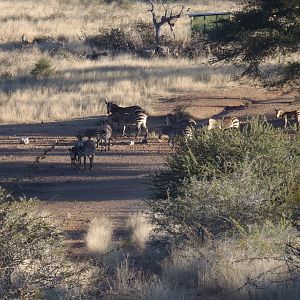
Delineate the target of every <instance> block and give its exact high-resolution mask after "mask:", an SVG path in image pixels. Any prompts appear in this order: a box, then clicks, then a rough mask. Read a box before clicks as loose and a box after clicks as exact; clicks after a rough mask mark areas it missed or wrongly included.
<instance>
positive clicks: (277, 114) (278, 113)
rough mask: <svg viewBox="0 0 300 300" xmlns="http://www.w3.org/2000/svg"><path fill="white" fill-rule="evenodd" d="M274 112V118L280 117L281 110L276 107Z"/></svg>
mask: <svg viewBox="0 0 300 300" xmlns="http://www.w3.org/2000/svg"><path fill="white" fill-rule="evenodd" d="M275 113H276V118H277V119H278V118H281V116H282V114H283V110H281V109H278V108H276V109H275Z"/></svg>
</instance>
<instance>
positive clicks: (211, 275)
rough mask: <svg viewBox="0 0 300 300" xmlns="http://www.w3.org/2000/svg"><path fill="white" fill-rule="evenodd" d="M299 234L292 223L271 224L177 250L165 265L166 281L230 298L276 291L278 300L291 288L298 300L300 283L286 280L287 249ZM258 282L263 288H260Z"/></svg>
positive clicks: (292, 293)
mask: <svg viewBox="0 0 300 300" xmlns="http://www.w3.org/2000/svg"><path fill="white" fill-rule="evenodd" d="M296 237H297V233H296V232H295V231H294V230H293V229H292V228H291V227H290V226H283V227H280V226H275V225H272V226H271V225H270V224H268V223H267V224H266V225H265V226H264V228H262V229H261V230H260V231H258V230H256V231H254V230H253V231H249V232H248V234H247V235H245V236H242V237H239V238H236V239H228V240H227V239H224V240H219V241H215V242H214V243H213V244H212V245H209V244H207V245H206V246H204V247H203V246H202V247H185V248H183V249H174V250H173V251H172V252H171V254H170V256H169V257H168V259H167V260H166V261H165V263H164V265H163V276H164V280H165V281H166V282H167V283H168V284H170V285H171V286H175V287H176V286H180V287H182V288H183V290H184V291H185V292H186V291H189V290H192V289H197V290H198V291H199V293H200V294H202V295H212V294H216V295H218V297H217V299H224V298H226V299H227V298H228V297H227V296H228V295H230V296H229V299H248V297H250V296H249V295H250V294H252V295H254V294H255V295H256V296H255V297H254V298H253V299H264V297H267V296H268V297H269V296H271V295H272V293H273V296H274V295H275V294H277V295H278V298H276V299H283V298H281V297H279V295H283V291H284V290H287V289H288V287H290V288H291V291H293V292H290V297H291V299H294V298H293V297H295V296H296V295H297V291H298V289H299V282H298V283H297V282H296V283H294V282H288V281H285V280H287V279H289V278H290V275H289V271H288V267H287V265H286V263H285V260H284V259H283V253H284V252H283V251H284V247H285V245H286V243H288V242H289V240H290V239H295V238H296ZM249 280H250V281H249ZM251 282H252V284H251ZM276 282H277V283H278V282H279V283H280V282H285V283H284V284H283V285H280V284H279V285H276ZM255 284H257V285H258V286H260V287H262V288H263V289H262V290H260V289H256V288H255ZM233 291H236V292H233ZM272 291H273V292H272ZM224 295H227V296H226V297H225V296H224ZM251 299H252V298H251Z"/></svg>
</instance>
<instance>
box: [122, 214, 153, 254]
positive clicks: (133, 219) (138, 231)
mask: <svg viewBox="0 0 300 300" xmlns="http://www.w3.org/2000/svg"><path fill="white" fill-rule="evenodd" d="M126 228H127V229H128V230H129V232H130V235H131V240H132V242H133V243H134V244H135V245H137V246H138V247H139V248H142V249H144V248H145V245H146V242H147V241H148V240H149V237H150V233H151V231H152V230H153V226H152V225H151V224H150V223H149V219H148V218H147V215H146V214H144V213H134V214H132V215H131V216H130V217H129V219H128V220H127V223H126Z"/></svg>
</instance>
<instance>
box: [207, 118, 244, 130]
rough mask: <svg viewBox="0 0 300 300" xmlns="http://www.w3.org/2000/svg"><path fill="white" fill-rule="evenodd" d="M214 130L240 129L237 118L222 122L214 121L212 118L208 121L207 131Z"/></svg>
mask: <svg viewBox="0 0 300 300" xmlns="http://www.w3.org/2000/svg"><path fill="white" fill-rule="evenodd" d="M215 128H219V129H229V128H235V129H239V128H240V120H239V119H238V118H237V117H226V118H223V119H222V120H216V119H213V118H210V119H209V120H208V127H207V129H208V130H212V129H215Z"/></svg>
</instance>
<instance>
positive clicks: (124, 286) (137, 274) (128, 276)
mask: <svg viewBox="0 0 300 300" xmlns="http://www.w3.org/2000/svg"><path fill="white" fill-rule="evenodd" d="M123 258H124V259H123V261H121V262H120V264H118V266H117V268H116V271H115V276H114V278H113V279H112V280H111V282H110V285H111V289H112V290H113V291H114V293H116V292H117V294H118V295H131V296H133V295H140V293H141V292H142V291H143V290H144V287H145V278H144V275H143V272H142V271H140V270H136V269H135V268H133V267H131V266H130V261H129V255H127V256H125V257H123ZM133 298H134V297H133Z"/></svg>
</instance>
